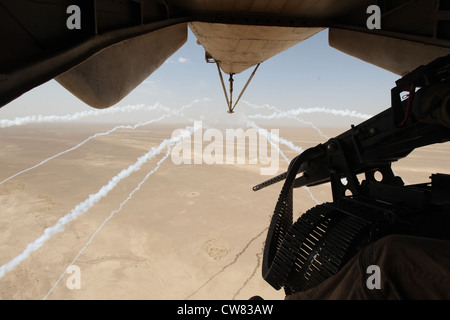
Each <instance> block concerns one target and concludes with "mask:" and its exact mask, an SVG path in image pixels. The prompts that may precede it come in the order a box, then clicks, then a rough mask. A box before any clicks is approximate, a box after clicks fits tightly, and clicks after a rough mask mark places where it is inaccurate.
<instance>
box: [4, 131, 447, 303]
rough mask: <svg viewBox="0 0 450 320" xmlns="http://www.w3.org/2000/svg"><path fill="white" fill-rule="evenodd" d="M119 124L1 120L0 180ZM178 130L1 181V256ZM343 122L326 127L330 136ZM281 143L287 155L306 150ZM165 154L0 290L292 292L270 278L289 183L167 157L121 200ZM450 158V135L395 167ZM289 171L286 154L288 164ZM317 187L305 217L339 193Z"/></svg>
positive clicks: (310, 136)
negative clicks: (266, 254) (274, 236)
mask: <svg viewBox="0 0 450 320" xmlns="http://www.w3.org/2000/svg"><path fill="white" fill-rule="evenodd" d="M113 126H114V125H112V124H94V123H89V124H82V123H69V124H61V123H59V124H30V125H26V126H20V127H11V128H7V129H1V138H0V163H1V170H0V181H4V180H5V179H7V178H8V177H11V176H13V175H14V174H16V173H18V172H20V171H22V170H24V169H26V168H30V167H32V166H34V165H36V164H38V163H40V162H42V161H43V160H45V159H48V158H49V157H51V156H53V155H55V154H57V153H59V152H62V151H64V150H67V149H70V148H72V147H73V146H75V145H77V144H78V143H80V142H81V141H83V140H85V139H86V138H88V137H89V136H92V135H93V134H95V133H97V132H104V131H107V130H108V129H110V128H111V127H113ZM179 127H183V126H178V125H174V124H172V125H161V124H154V125H149V126H145V127H142V128H138V129H136V130H130V129H128V130H118V131H116V132H114V133H113V134H109V135H104V136H99V137H96V138H95V139H92V140H91V141H89V142H88V143H86V144H84V145H82V146H81V147H79V148H76V149H75V150H73V151H70V152H68V153H66V154H63V155H61V156H59V157H57V158H55V159H51V160H49V161H48V162H46V163H44V164H42V165H40V166H38V167H36V168H34V169H32V170H29V171H27V172H24V173H23V174H20V175H17V176H15V177H14V178H12V179H9V180H7V181H5V182H3V183H1V184H0V208H1V210H0V252H1V255H0V265H4V264H7V263H8V262H10V261H11V260H12V259H14V258H15V257H16V256H18V255H19V254H21V253H22V252H23V251H24V250H25V249H26V248H27V246H28V244H30V243H32V242H33V241H34V240H35V239H37V238H39V237H41V236H42V235H43V233H44V230H45V229H46V228H49V227H51V226H54V225H55V224H56V223H57V221H58V220H59V219H60V218H61V217H63V216H65V215H66V214H68V213H70V212H71V210H72V209H74V208H75V207H76V206H77V205H78V204H79V203H81V202H83V201H84V200H85V199H87V198H88V197H89V195H91V194H95V193H97V192H98V191H99V189H100V188H102V186H104V185H105V184H107V183H108V181H109V180H110V179H111V178H113V177H114V176H116V175H117V174H118V173H119V172H120V171H121V170H122V169H124V168H127V167H128V166H130V165H132V164H133V163H134V162H135V161H136V159H138V158H139V157H140V156H142V155H143V154H145V153H146V152H148V150H150V149H151V148H152V147H156V146H158V145H159V144H160V143H161V141H163V140H164V139H167V138H170V137H171V134H172V132H173V131H174V129H176V128H179ZM279 129H280V136H281V137H283V138H284V139H287V140H289V141H291V142H292V143H293V144H295V145H296V146H299V147H302V148H303V149H306V148H308V147H311V146H314V145H316V144H317V143H320V142H325V140H324V138H323V137H322V136H320V135H318V134H317V133H316V132H314V130H311V128H302V127H297V128H288V127H286V128H279ZM344 130H345V129H322V131H323V133H325V134H326V135H328V136H330V137H332V136H334V135H336V134H337V133H340V132H342V131H344ZM280 148H281V150H282V151H283V152H284V154H285V156H286V157H287V158H289V159H292V158H293V157H294V156H295V155H296V154H297V153H296V152H294V151H292V150H290V149H289V148H287V147H286V146H283V145H280ZM165 153H166V150H164V151H163V152H161V154H159V155H158V156H156V157H155V158H153V159H151V160H149V161H148V162H146V163H145V164H144V165H143V166H142V168H141V169H140V170H138V171H136V172H133V173H132V174H131V175H130V176H129V177H127V178H125V179H123V180H122V181H120V182H119V183H118V184H117V186H116V187H115V188H113V189H112V190H110V191H109V193H108V194H107V195H106V196H105V197H103V198H101V199H100V200H99V201H98V202H97V203H96V204H95V205H93V206H92V207H91V208H90V209H89V210H88V211H87V212H85V213H83V214H82V215H80V216H79V217H78V218H76V219H74V221H72V222H71V223H70V224H68V225H66V226H65V228H64V229H63V230H61V232H58V233H57V234H55V235H54V236H52V237H51V238H50V239H49V240H48V241H46V242H45V243H44V244H43V245H42V246H41V247H40V248H39V249H37V250H35V251H34V252H32V253H31V254H30V255H29V257H27V258H26V259H24V260H23V261H22V262H21V263H20V264H18V265H17V266H16V267H15V268H14V269H13V270H11V271H8V272H6V274H5V275H4V276H3V278H1V279H0V298H1V299H44V298H45V299H154V300H159V299H177V300H178V299H179V300H182V299H244V300H245V299H249V298H250V297H252V296H254V295H260V296H261V297H263V298H264V299H283V298H284V294H283V292H282V291H276V290H274V289H273V288H272V287H271V286H270V285H268V284H267V283H266V282H265V281H264V280H263V278H262V276H261V262H262V255H263V247H264V242H265V238H266V232H267V228H268V225H269V222H270V218H271V215H272V213H273V209H274V207H275V203H276V200H277V198H278V194H279V192H280V189H281V184H280V183H279V184H276V185H273V186H272V187H269V188H265V189H263V190H261V191H258V192H253V191H252V186H254V185H256V184H258V183H260V182H262V181H264V180H266V179H268V178H270V177H269V176H261V175H260V171H259V168H260V166H261V164H213V165H208V164H201V165H199V164H179V165H176V164H174V163H173V161H171V158H170V157H168V158H167V159H166V160H165V161H164V162H162V163H161V164H160V167H159V169H158V170H157V171H155V172H154V173H153V174H152V175H151V176H150V177H149V178H148V180H147V181H146V182H145V183H144V184H142V186H141V187H140V189H139V190H137V191H136V192H134V193H133V194H132V196H131V197H130V199H129V201H127V202H126V204H124V205H123V206H122V207H120V206H121V203H122V202H123V201H124V200H126V199H127V197H128V196H129V195H130V193H131V192H132V191H133V190H134V189H135V188H136V187H137V186H138V184H139V183H140V181H142V179H143V178H144V176H145V175H146V174H147V173H148V172H150V171H151V170H152V169H154V168H155V167H156V166H157V163H158V161H159V160H161V159H162V157H163V156H164V154H165ZM447 159H448V145H447V144H440V145H435V146H430V147H426V148H423V149H421V150H417V151H415V152H414V153H413V154H412V155H411V156H410V157H408V158H407V159H404V160H402V161H400V162H399V163H396V164H394V170H395V172H396V174H398V175H400V176H402V178H404V180H405V181H406V182H407V183H420V182H427V181H428V177H429V175H430V174H431V173H437V172H440V173H446V172H449V171H450V170H449V169H450V164H449V162H448V160H447ZM286 168H287V163H286V162H285V161H284V159H283V158H282V157H280V168H279V173H282V172H283V171H284V170H285V169H286ZM310 191H311V194H312V196H311V194H310V193H308V192H307V191H306V190H303V189H299V190H296V193H295V212H296V214H298V215H300V214H301V213H302V212H305V211H306V210H308V209H309V208H311V207H313V206H314V205H316V200H317V201H318V202H320V203H322V202H326V201H330V200H331V195H330V186H329V185H323V186H317V187H313V188H311V189H310ZM314 199H315V200H314ZM119 208H120V210H119ZM114 211H116V212H117V213H115V214H114V215H113V216H112V218H110V219H109V220H108V219H107V218H108V217H109V216H110V214H111V213H112V212H114ZM102 223H104V225H103V227H102V228H101V229H99V227H100V226H101V225H102ZM96 231H98V232H97V233H96ZM94 234H95V237H94V238H92V236H93V235H94ZM91 238H92V239H91ZM90 239H91V241H90ZM74 259H75V260H74ZM71 264H73V265H74V266H77V267H78V269H77V270H78V271H79V272H78V275H79V278H77V279H76V281H78V285H79V286H75V287H74V286H73V284H74V283H76V281H75V282H73V279H74V278H72V275H75V273H73V274H72V273H69V272H66V269H67V268H68V267H69V266H70V265H71Z"/></svg>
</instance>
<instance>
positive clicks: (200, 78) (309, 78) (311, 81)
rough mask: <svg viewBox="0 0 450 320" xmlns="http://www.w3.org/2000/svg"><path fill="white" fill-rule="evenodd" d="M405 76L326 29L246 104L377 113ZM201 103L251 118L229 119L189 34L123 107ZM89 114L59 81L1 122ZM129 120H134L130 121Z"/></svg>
mask: <svg viewBox="0 0 450 320" xmlns="http://www.w3.org/2000/svg"><path fill="white" fill-rule="evenodd" d="M251 72H252V69H250V70H247V71H245V72H243V73H241V74H238V75H236V76H235V82H234V84H235V90H234V97H236V96H237V94H238V93H239V92H240V90H241V89H242V87H243V86H244V84H245V82H246V81H247V78H248V77H249V75H250V74H251ZM398 78H399V76H397V75H395V74H393V73H390V72H388V71H385V70H383V69H380V68H378V67H375V66H372V65H370V64H368V63H365V62H362V61H360V60H358V59H356V58H353V57H351V56H348V55H346V54H344V53H341V52H339V51H337V50H335V49H333V48H331V47H330V46H329V45H328V30H325V31H322V32H321V33H319V34H317V35H315V36H313V37H312V38H310V39H308V40H306V41H304V42H302V43H300V44H298V45H296V46H295V47H293V48H291V49H289V50H287V51H285V52H282V53H281V54H279V55H277V56H275V57H274V58H272V59H269V60H268V61H265V62H264V63H262V64H261V66H260V67H259V69H258V71H257V73H256V75H255V77H254V78H253V81H252V83H251V84H250V86H249V87H248V88H247V91H246V92H245V94H244V96H243V98H242V100H241V101H248V102H249V103H251V104H254V105H264V104H269V105H272V106H276V107H277V108H278V109H280V110H289V109H295V108H311V107H326V108H332V109H339V110H341V109H349V110H355V111H357V112H361V113H369V114H376V113H378V112H380V111H382V110H384V109H386V108H388V107H389V105H390V89H391V88H392V87H393V86H394V85H395V80H397V79H398ZM225 79H227V78H225ZM201 98H208V99H209V100H208V102H202V103H201V104H199V105H198V106H197V107H196V108H195V109H193V113H192V115H193V116H200V115H203V116H204V117H205V118H208V117H212V118H216V119H219V120H221V119H222V120H225V119H226V120H228V121H230V119H231V121H232V119H233V118H231V117H239V113H240V111H241V112H247V113H248V112H249V111H248V110H249V109H248V107H246V106H245V104H243V103H240V104H239V105H238V106H237V107H236V114H235V115H229V114H228V113H226V110H227V107H226V103H225V97H224V94H223V91H222V87H221V84H220V81H219V77H218V74H217V68H216V66H215V65H214V64H207V63H206V62H205V60H204V49H203V48H202V47H201V46H199V45H198V44H197V43H196V39H195V36H194V35H193V33H192V32H191V31H190V30H189V34H188V41H187V42H186V44H185V45H184V46H183V47H182V48H181V49H180V50H179V51H178V52H176V53H175V54H174V55H173V56H172V57H171V58H170V59H169V60H168V61H166V63H164V64H163V65H162V66H161V68H159V69H158V70H157V71H155V72H154V73H153V74H152V75H151V76H150V77H149V78H148V79H147V80H145V81H144V82H143V83H142V84H141V85H139V86H138V87H137V88H136V89H135V90H134V91H133V92H132V93H131V94H129V95H128V96H127V97H126V98H125V99H123V100H122V101H121V102H119V103H118V104H117V106H124V105H136V104H146V105H152V104H154V103H156V102H160V103H162V104H164V105H166V106H168V107H171V108H178V107H180V106H182V105H186V104H189V103H190V102H191V101H193V100H195V99H201ZM83 110H92V108H91V107H89V106H88V105H86V104H84V103H83V102H81V101H80V100H78V99H77V98H76V97H74V96H73V95H72V94H71V93H69V92H68V91H66V90H65V89H64V88H63V87H62V86H60V85H59V84H58V83H57V82H55V81H53V80H52V81H49V82H48V83H45V84H43V85H41V86H39V87H36V88H34V89H33V90H31V91H29V92H28V93H26V94H24V95H22V96H21V97H19V98H18V99H16V100H15V101H13V102H11V103H9V104H8V105H6V106H4V107H3V108H1V109H0V119H13V118H15V117H24V116H29V115H37V114H42V115H53V114H54V115H65V114H72V113H76V112H80V111H83ZM121 117H123V119H124V120H125V119H128V118H126V117H125V115H122V116H121ZM127 117H130V115H127ZM227 117H228V118H227ZM306 118H307V120H308V121H313V122H314V123H315V124H317V125H319V126H325V125H329V124H341V125H344V126H347V125H348V124H350V123H351V124H354V123H355V124H356V123H358V122H359V121H355V120H354V119H345V118H342V117H336V116H333V117H331V118H330V117H327V116H324V115H323V114H314V115H311V116H309V117H306ZM97 120H98V119H97ZM116 120H117V118H116ZM136 120H137V119H136Z"/></svg>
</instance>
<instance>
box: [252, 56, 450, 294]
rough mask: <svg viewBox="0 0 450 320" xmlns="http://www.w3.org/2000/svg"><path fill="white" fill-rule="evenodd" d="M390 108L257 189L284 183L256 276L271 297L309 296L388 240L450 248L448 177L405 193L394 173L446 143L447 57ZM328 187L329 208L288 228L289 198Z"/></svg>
mask: <svg viewBox="0 0 450 320" xmlns="http://www.w3.org/2000/svg"><path fill="white" fill-rule="evenodd" d="M405 91H406V92H408V95H407V98H404V99H402V96H401V95H402V94H403V93H404V92H405ZM391 98H392V99H391V100H392V102H391V104H392V105H391V107H390V108H389V109H387V110H385V111H383V112H381V113H380V114H378V115H376V116H374V117H372V118H371V119H368V120H366V121H364V122H363V123H361V124H359V125H357V126H352V127H351V129H350V130H348V131H346V132H344V133H342V134H340V135H338V136H337V137H335V138H332V139H330V140H329V141H327V142H326V143H324V144H319V145H317V146H316V147H313V148H310V149H308V150H306V151H304V152H303V153H301V154H300V155H298V156H297V157H296V158H294V159H293V160H292V161H291V163H290V165H289V168H288V171H287V172H285V173H283V174H281V175H279V176H277V177H274V178H272V179H270V180H268V181H266V182H263V183H261V184H259V185H257V186H255V187H254V188H253V190H254V191H257V190H260V189H262V188H265V187H267V186H270V185H272V184H274V183H277V182H280V181H283V180H284V181H285V182H284V185H283V187H282V190H281V193H280V196H279V198H278V201H277V204H276V207H275V210H274V214H273V217H272V220H271V223H270V227H269V231H268V234H267V240H266V245H265V250H264V258H263V266H262V272H263V277H264V279H265V280H266V281H267V282H268V283H269V284H270V285H272V286H273V287H274V288H275V289H277V290H278V289H281V288H282V287H284V289H285V291H286V293H287V294H292V293H295V292H299V291H304V290H307V289H309V288H313V287H315V286H317V285H318V284H319V283H321V282H322V281H324V280H326V279H327V278H329V277H331V276H332V275H334V274H336V273H337V272H338V271H339V270H340V269H341V268H342V266H343V265H344V264H345V263H346V262H347V261H348V260H349V259H350V258H351V257H352V256H354V255H355V253H356V252H358V250H359V249H360V248H361V247H363V246H366V245H367V244H370V243H372V242H373V241H375V240H377V239H379V238H381V237H383V236H385V235H387V234H393V233H401V234H412V235H419V236H425V237H432V238H441V239H449V238H450V233H449V230H450V228H449V226H450V176H449V175H446V174H441V173H439V174H432V175H431V176H430V178H431V182H427V183H423V184H418V185H409V186H406V185H405V184H404V182H403V180H402V179H401V177H398V176H396V175H395V174H394V172H393V171H392V168H391V164H392V162H394V161H397V160H399V159H401V158H404V157H407V156H408V155H409V154H410V153H411V152H412V151H413V150H414V149H416V148H420V147H423V146H427V145H431V144H435V143H443V142H446V141H449V140H450V56H446V57H442V58H439V59H437V60H435V61H433V62H432V63H430V64H429V65H427V66H421V67H419V68H418V69H416V70H414V71H413V72H411V73H410V74H408V75H406V76H405V77H403V78H401V79H399V80H398V81H397V82H396V86H395V87H394V88H393V89H392V91H391ZM377 172H379V173H381V175H382V178H381V179H376V173H377ZM360 174H363V175H364V177H365V178H364V179H363V180H362V181H360V179H358V175H360ZM345 180H346V182H345ZM343 181H344V182H343ZM327 182H330V183H331V189H332V195H333V202H331V203H324V204H321V205H318V206H316V207H314V208H312V209H310V210H308V211H307V212H306V213H304V214H303V215H302V216H301V217H300V218H299V219H298V220H297V221H296V222H295V223H293V215H292V210H293V190H294V189H295V188H299V187H302V186H308V187H310V186H316V185H319V184H323V183H327Z"/></svg>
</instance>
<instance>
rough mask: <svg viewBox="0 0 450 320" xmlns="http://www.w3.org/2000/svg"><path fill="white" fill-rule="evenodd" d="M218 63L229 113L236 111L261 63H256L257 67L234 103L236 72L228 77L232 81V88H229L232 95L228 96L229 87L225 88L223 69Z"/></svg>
mask: <svg viewBox="0 0 450 320" xmlns="http://www.w3.org/2000/svg"><path fill="white" fill-rule="evenodd" d="M216 65H217V71H218V72H219V78H220V82H221V83H222V88H223V93H224V94H225V99H226V101H227V106H228V113H234V108H236V105H237V104H238V102H239V100H240V99H241V97H242V95H243V94H244V92H245V90H246V89H247V87H248V85H249V84H250V81H252V79H253V76H254V75H255V73H256V70H258V67H259V65H260V63H258V64H257V65H256V67H255V69H254V70H253V72H252V74H251V75H250V77H249V78H248V80H247V83H246V84H245V86H244V88H243V89H242V91H241V93H240V94H239V96H238V98H237V100H236V102H235V103H234V104H233V82H234V79H233V76H234V73H230V78H229V79H228V81H229V83H230V89H229V90H230V96H229V97H228V94H227V89H226V88H225V82H224V80H223V76H222V71H220V66H219V63H218V62H216Z"/></svg>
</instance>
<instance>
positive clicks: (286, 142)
mask: <svg viewBox="0 0 450 320" xmlns="http://www.w3.org/2000/svg"><path fill="white" fill-rule="evenodd" d="M247 125H248V126H249V127H252V128H254V129H255V130H258V132H261V133H263V134H264V135H265V136H266V137H267V138H268V141H269V143H270V144H272V145H273V146H274V147H275V148H276V149H278V151H279V152H280V154H281V156H282V157H283V158H284V160H285V161H286V162H287V164H288V165H289V163H290V161H289V159H288V158H287V157H286V155H285V154H284V153H283V151H281V150H280V148H278V147H277V145H275V144H273V142H272V139H274V140H276V141H279V142H281V143H282V144H284V145H285V146H287V147H289V148H290V149H291V150H294V151H296V152H298V153H302V152H303V151H304V150H303V149H302V148H301V147H297V146H296V145H294V144H293V143H292V142H291V141H288V140H286V139H284V138H281V137H278V136H276V135H273V134H272V133H270V132H268V131H267V130H266V129H263V128H261V127H260V126H258V125H257V124H255V123H254V122H253V121H250V120H248V121H247ZM303 189H305V190H306V191H307V192H308V193H309V196H310V197H311V199H312V200H313V201H314V202H316V203H317V204H320V202H319V200H317V198H316V197H315V196H314V195H313V193H312V192H311V190H310V189H309V188H308V187H307V186H304V187H303Z"/></svg>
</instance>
